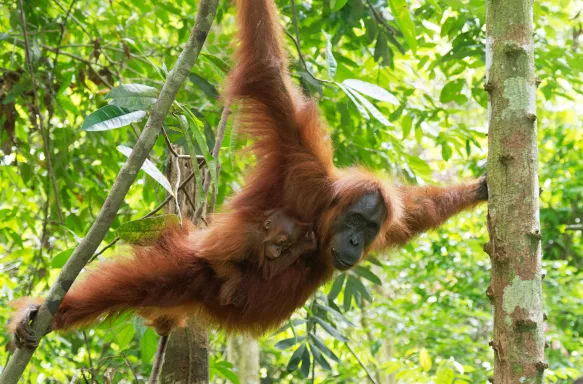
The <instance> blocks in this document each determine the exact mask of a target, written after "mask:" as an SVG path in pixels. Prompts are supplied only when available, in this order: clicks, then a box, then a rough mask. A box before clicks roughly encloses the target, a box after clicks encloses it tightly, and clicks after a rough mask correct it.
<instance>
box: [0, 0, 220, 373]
mask: <svg viewBox="0 0 583 384" xmlns="http://www.w3.org/2000/svg"><path fill="white" fill-rule="evenodd" d="M217 3H218V0H202V1H201V2H200V5H199V7H198V14H197V18H196V25H195V26H194V28H193V30H192V32H191V34H190V36H189V38H188V41H187V42H186V45H185V46H184V49H183V50H182V52H181V53H180V56H179V57H178V59H177V60H176V64H175V65H174V68H172V70H171V71H170V73H168V76H167V77H166V81H165V82H164V86H163V87H162V90H161V91H160V95H159V96H158V99H157V101H156V104H155V105H154V107H153V108H152V112H151V113H150V116H149V118H148V121H147V122H146V125H145V126H144V129H143V130H142V133H141V134H140V137H139V138H138V141H137V142H136V144H135V146H134V148H133V150H132V153H131V155H130V156H129V158H128V160H127V161H126V162H125V164H124V165H123V167H122V168H121V170H120V171H119V174H118V175H117V178H116V179H115V182H114V184H113V186H112V187H111V191H110V192H109V194H108V195H107V198H106V199H105V203H104V204H103V207H102V208H101V210H100V211H99V214H98V215H97V218H96V219H95V221H94V222H93V225H92V226H91V229H89V232H87V235H86V236H85V237H84V238H83V239H82V240H81V242H80V243H79V245H78V246H77V248H75V251H74V252H73V254H72V255H71V257H70V258H69V260H68V261H67V263H66V264H65V266H64V267H63V269H62V270H61V272H60V273H59V276H58V277H57V280H56V281H55V283H54V284H53V285H52V287H51V289H50V290H49V293H48V294H47V297H46V298H45V301H44V302H43V304H42V305H41V307H40V309H39V311H38V314H37V316H36V318H35V320H34V322H33V324H32V328H33V330H34V333H35V334H36V335H39V336H42V335H45V334H46V333H47V330H48V329H49V326H50V324H51V322H52V320H53V316H54V314H55V313H56V312H57V309H58V308H59V305H60V304H61V301H62V300H63V297H64V296H65V294H66V293H67V291H68V290H69V288H70V287H71V285H72V284H73V281H75V279H76V278H77V276H78V275H79V273H80V272H81V270H82V269H83V267H85V264H87V262H88V261H89V259H90V258H91V256H92V255H93V253H95V251H96V250H97V247H98V246H99V244H100V243H101V241H102V240H103V238H104V237H105V234H106V233H107V231H108V230H109V227H110V226H111V223H112V222H113V219H114V218H115V216H116V215H117V211H118V210H119V208H120V206H121V204H122V203H123V201H124V198H125V195H126V194H127V192H128V190H129V188H130V187H131V185H132V184H133V182H134V180H135V179H136V175H137V174H138V171H139V170H140V168H141V166H142V164H144V161H145V160H146V158H147V157H148V154H149V153H150V151H151V150H152V147H153V146H154V144H155V143H156V138H157V137H158V134H159V133H160V128H161V127H162V124H163V123H164V118H165V117H166V115H167V114H168V111H170V107H171V106H172V103H173V102H174V100H175V99H176V95H177V94H178V91H179V90H180V87H182V84H183V83H184V81H185V80H186V78H187V76H188V74H189V73H190V71H191V69H192V67H193V66H194V63H195V62H196V59H197V58H198V54H199V52H200V50H201V49H202V46H203V45H204V42H205V40H206V37H207V35H208V32H209V30H210V27H211V24H212V22H213V20H214V18H215V14H216V9H217ZM34 351H35V349H17V350H16V352H15V353H14V355H13V356H12V357H11V358H10V360H9V361H8V364H7V365H6V368H5V369H4V371H3V372H2V376H0V383H1V384H16V383H17V382H18V380H19V379H20V376H22V373H23V372H24V369H25V368H26V365H27V364H28V362H29V361H30V359H31V358H32V354H33V353H34Z"/></svg>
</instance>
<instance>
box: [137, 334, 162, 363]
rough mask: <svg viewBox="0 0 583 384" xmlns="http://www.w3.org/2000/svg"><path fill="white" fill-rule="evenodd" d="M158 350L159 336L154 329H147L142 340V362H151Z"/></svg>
mask: <svg viewBox="0 0 583 384" xmlns="http://www.w3.org/2000/svg"><path fill="white" fill-rule="evenodd" d="M156 349H158V336H157V335H156V333H155V332H154V330H152V328H148V329H146V332H144V335H143V336H142V338H141V339H140V352H141V354H142V356H141V359H142V361H144V362H146V361H151V360H152V358H153V357H154V355H155V354H156Z"/></svg>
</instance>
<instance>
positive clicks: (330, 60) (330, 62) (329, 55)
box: [324, 32, 338, 79]
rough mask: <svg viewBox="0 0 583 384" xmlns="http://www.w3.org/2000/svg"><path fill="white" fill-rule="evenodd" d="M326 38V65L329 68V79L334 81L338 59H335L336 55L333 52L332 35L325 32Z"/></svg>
mask: <svg viewBox="0 0 583 384" xmlns="http://www.w3.org/2000/svg"><path fill="white" fill-rule="evenodd" d="M324 36H325V37H326V64H327V66H328V77H329V78H330V79H333V78H334V76H336V69H337V68H338V64H336V59H335V58H334V53H333V52H332V42H331V41H330V38H331V37H330V35H329V34H327V33H325V32H324Z"/></svg>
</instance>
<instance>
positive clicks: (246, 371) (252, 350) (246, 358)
mask: <svg viewBox="0 0 583 384" xmlns="http://www.w3.org/2000/svg"><path fill="white" fill-rule="evenodd" d="M227 360H229V362H231V363H232V364H233V368H234V370H235V372H236V373H237V376H239V382H240V383H241V384H259V343H257V340H256V339H254V338H252V337H249V336H239V335H232V336H230V337H229V340H228V341H227Z"/></svg>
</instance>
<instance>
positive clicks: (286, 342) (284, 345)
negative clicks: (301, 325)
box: [275, 336, 305, 349]
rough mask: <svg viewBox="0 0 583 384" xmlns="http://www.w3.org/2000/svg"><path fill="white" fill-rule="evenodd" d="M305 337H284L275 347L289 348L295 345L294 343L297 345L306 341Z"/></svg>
mask: <svg viewBox="0 0 583 384" xmlns="http://www.w3.org/2000/svg"><path fill="white" fill-rule="evenodd" d="M304 339H305V337H304V336H302V337H298V338H297V339H296V338H295V337H291V338H289V339H284V340H281V341H279V342H278V343H277V344H275V348H277V349H288V348H290V347H293V346H294V345H296V344H297V343H299V342H302V341H304Z"/></svg>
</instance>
